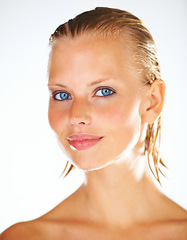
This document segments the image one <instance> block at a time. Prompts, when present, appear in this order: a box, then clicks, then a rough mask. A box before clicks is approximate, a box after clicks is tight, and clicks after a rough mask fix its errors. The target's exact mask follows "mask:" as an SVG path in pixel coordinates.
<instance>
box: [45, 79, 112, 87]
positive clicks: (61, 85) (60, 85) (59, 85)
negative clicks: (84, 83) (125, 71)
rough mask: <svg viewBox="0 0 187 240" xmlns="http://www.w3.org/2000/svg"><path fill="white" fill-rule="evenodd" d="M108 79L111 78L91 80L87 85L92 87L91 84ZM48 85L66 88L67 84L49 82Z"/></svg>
mask: <svg viewBox="0 0 187 240" xmlns="http://www.w3.org/2000/svg"><path fill="white" fill-rule="evenodd" d="M109 80H112V79H111V78H106V79H98V80H96V81H93V82H91V83H89V84H88V87H92V86H94V85H97V84H99V83H102V82H105V81H109ZM50 86H58V87H63V88H67V86H65V85H63V84H61V83H53V84H52V83H51V84H50V83H49V84H48V87H50Z"/></svg>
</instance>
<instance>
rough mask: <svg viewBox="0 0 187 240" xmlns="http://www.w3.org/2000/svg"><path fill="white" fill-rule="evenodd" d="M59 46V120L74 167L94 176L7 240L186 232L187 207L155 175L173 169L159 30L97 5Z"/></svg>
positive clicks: (52, 106) (54, 100)
mask: <svg viewBox="0 0 187 240" xmlns="http://www.w3.org/2000/svg"><path fill="white" fill-rule="evenodd" d="M50 45H51V53H50V58H49V69H48V70H49V83H48V86H49V91H50V95H51V97H50V101H49V122H50V125H51V127H52V129H53V130H54V132H55V133H56V135H57V137H58V140H59V142H60V144H61V146H62V148H63V150H64V151H65V152H66V154H67V156H68V158H69V161H70V162H71V164H70V167H69V169H68V167H66V169H65V170H64V174H65V175H67V174H68V173H69V172H70V171H71V169H72V168H73V167H77V168H80V169H82V170H83V171H84V173H85V181H84V183H83V185H82V186H81V187H80V188H79V189H78V190H77V191H76V192H75V193H73V194H72V195H71V196H70V197H68V198H67V199H66V200H64V201H63V202H62V203H60V204H59V205H58V206H57V207H55V208H54V209H53V210H51V211H50V212H48V213H47V214H45V215H44V216H42V217H40V218H38V219H36V220H33V221H29V222H25V223H18V224H15V225H14V226H12V227H10V228H9V229H7V230H6V231H5V232H4V233H3V234H2V235H1V237H0V239H1V240H2V239H9V240H11V239H45V240H46V239H88V238H89V239H115V240H116V239H186V238H187V213H186V211H185V210H184V209H182V208H181V207H180V206H178V205H177V204H176V203H174V202H173V201H171V200H170V199H168V198H167V197H166V196H164V195H163V194H162V193H161V192H160V191H159V190H158V189H157V188H156V186H155V185H154V183H153V181H152V178H151V174H153V175H154V176H155V178H156V179H157V180H158V181H159V182H160V179H159V174H160V172H161V169H160V167H161V166H163V167H164V164H163V162H162V160H161V159H160V157H159V149H158V148H159V146H158V143H159V141H160V114H161V111H162V108H163V103H164V93H165V84H164V82H163V80H161V75H160V67H159V63H158V59H157V56H156V50H155V44H154V41H153V39H152V36H151V35H150V33H149V31H148V30H147V29H146V28H145V26H144V25H143V23H142V22H141V21H140V20H139V19H138V18H137V17H135V16H133V15H132V14H130V13H128V12H125V11H122V10H118V9H110V8H96V9H95V10H92V11H89V12H85V13H83V14H80V15H79V16H77V17H75V18H74V19H71V20H69V21H68V22H67V23H65V24H63V25H60V26H59V27H58V28H57V29H56V30H55V32H54V33H53V34H52V35H51V38H50ZM156 122H157V124H156ZM155 124H156V126H155ZM154 129H155V130H154ZM67 166H68V164H67Z"/></svg>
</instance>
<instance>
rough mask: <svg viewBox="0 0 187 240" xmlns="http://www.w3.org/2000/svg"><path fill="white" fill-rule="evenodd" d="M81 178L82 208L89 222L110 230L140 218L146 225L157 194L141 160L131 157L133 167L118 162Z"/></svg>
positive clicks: (124, 162)
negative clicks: (82, 188)
mask: <svg viewBox="0 0 187 240" xmlns="http://www.w3.org/2000/svg"><path fill="white" fill-rule="evenodd" d="M131 160H132V158H131ZM131 162H132V161H131ZM85 176H86V180H85V183H84V194H85V206H86V208H87V214H88V215H89V217H90V218H91V219H92V220H93V219H94V221H96V222H101V223H106V224H107V225H110V226H115V225H117V226H120V225H122V226H124V224H127V225H128V224H132V222H135V221H136V222H138V221H140V219H141V221H142V216H144V218H145V221H146V218H148V215H150V209H152V207H151V206H150V202H151V201H150V200H151V199H152V200H154V201H155V197H156V196H157V195H158V194H157V193H158V190H157V188H156V187H155V185H154V183H153V182H152V179H151V177H150V175H149V169H148V166H147V160H146V158H145V156H139V157H135V158H134V160H133V164H130V161H129V162H128V161H119V162H116V163H114V164H110V165H109V166H107V167H105V168H103V169H99V170H95V171H90V172H86V173H85ZM148 203H149V204H148ZM147 220H149V221H150V219H147Z"/></svg>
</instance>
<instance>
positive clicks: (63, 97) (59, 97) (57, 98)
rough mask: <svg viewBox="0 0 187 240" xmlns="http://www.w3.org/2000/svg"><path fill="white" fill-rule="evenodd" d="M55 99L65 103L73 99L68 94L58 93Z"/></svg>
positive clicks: (54, 96)
mask: <svg viewBox="0 0 187 240" xmlns="http://www.w3.org/2000/svg"><path fill="white" fill-rule="evenodd" d="M53 98H54V99H55V100H58V101H63V100H67V99H70V98H71V97H70V94H69V93H67V92H58V93H56V94H54V95H53Z"/></svg>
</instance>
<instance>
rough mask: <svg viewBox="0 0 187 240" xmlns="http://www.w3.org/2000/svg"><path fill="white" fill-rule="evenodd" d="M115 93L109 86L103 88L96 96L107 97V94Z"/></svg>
mask: <svg viewBox="0 0 187 240" xmlns="http://www.w3.org/2000/svg"><path fill="white" fill-rule="evenodd" d="M113 93H114V91H113V90H111V89H109V88H102V89H100V90H98V91H97V92H96V96H99V97H106V96H109V95H112V94H113Z"/></svg>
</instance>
